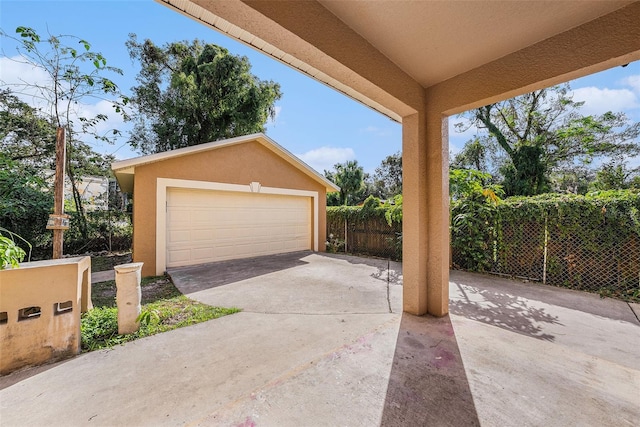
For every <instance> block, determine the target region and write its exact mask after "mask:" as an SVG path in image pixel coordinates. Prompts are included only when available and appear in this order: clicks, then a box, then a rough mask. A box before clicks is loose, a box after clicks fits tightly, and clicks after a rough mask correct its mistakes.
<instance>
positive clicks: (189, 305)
mask: <svg viewBox="0 0 640 427" xmlns="http://www.w3.org/2000/svg"><path fill="white" fill-rule="evenodd" d="M238 311H240V310H239V309H237V308H222V307H211V306H208V305H206V304H202V303H199V302H196V301H193V300H190V299H189V298H187V297H185V296H184V295H180V296H177V297H173V298H169V299H162V300H159V301H156V302H154V303H150V304H147V305H145V306H144V308H143V311H142V313H141V315H140V317H139V321H140V329H139V330H138V331H137V332H135V333H133V334H127V335H119V334H118V309H117V308H116V307H96V308H94V309H92V310H89V311H88V312H87V313H85V314H83V315H82V321H81V327H80V332H81V335H82V350H83V351H93V350H99V349H102V348H111V347H113V346H115V345H118V344H124V343H126V342H129V341H133V340H136V339H138V338H142V337H147V336H150V335H155V334H158V333H161V332H166V331H170V330H173V329H177V328H181V327H184V326H189V325H194V324H196V323H200V322H206V321H207V320H211V319H217V318H218V317H222V316H226V315H228V314H233V313H237V312H238Z"/></svg>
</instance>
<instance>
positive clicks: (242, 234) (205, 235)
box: [112, 134, 339, 276]
mask: <svg viewBox="0 0 640 427" xmlns="http://www.w3.org/2000/svg"><path fill="white" fill-rule="evenodd" d="M112 169H113V171H114V174H115V176H116V178H117V180H118V183H119V184H120V188H121V189H122V190H123V191H125V192H127V193H131V194H132V200H133V260H134V262H143V263H144V265H143V269H142V274H143V276H151V275H161V274H163V273H164V272H165V271H166V269H167V268H168V267H179V266H186V265H196V264H204V263H209V262H215V261H223V260H230V259H240V258H249V257H255V256H261V255H272V254H279V253H286V252H294V251H300V250H313V251H320V252H323V251H324V250H325V245H324V242H325V241H326V193H327V192H331V191H339V188H338V187H337V186H336V185H335V184H333V183H332V182H330V181H328V180H327V179H326V178H325V177H324V176H322V175H321V174H319V173H318V172H316V171H315V170H313V169H312V168H311V167H310V166H308V165H307V164H305V163H304V162H302V161H301V160H300V159H298V158H297V157H296V156H294V155H293V154H291V153H290V152H289V151H287V150H286V149H284V148H283V147H282V146H280V145H278V144H277V143H276V142H275V141H273V140H272V139H270V138H268V137H267V136H265V135H264V134H254V135H248V136H243V137H238V138H232V139H227V140H223V141H215V142H210V143H206V144H200V145H197V146H193V147H186V148H181V149H177V150H173V151H168V152H164V153H158V154H152V155H148V156H142V157H137V158H134V159H129V160H122V161H118V162H115V163H113V164H112Z"/></svg>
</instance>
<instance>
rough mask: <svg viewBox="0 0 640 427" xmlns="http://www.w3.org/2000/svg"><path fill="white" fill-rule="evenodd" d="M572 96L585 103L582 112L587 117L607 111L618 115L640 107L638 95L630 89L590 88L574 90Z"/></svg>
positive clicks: (575, 99)
mask: <svg viewBox="0 0 640 427" xmlns="http://www.w3.org/2000/svg"><path fill="white" fill-rule="evenodd" d="M639 80H640V79H639ZM638 83H639V84H640V82H638ZM572 95H573V100H574V101H584V106H583V107H582V108H581V109H580V112H581V113H582V114H585V115H588V114H603V113H606V112H607V111H612V112H614V113H617V112H623V111H625V110H628V109H632V108H638V107H640V100H639V99H638V95H636V94H635V93H633V91H631V90H629V89H608V88H603V89H600V88H597V87H594V86H589V87H583V88H580V89H575V90H573V91H572Z"/></svg>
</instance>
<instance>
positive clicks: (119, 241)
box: [64, 210, 133, 254]
mask: <svg viewBox="0 0 640 427" xmlns="http://www.w3.org/2000/svg"><path fill="white" fill-rule="evenodd" d="M67 213H68V214H69V215H70V216H71V220H70V227H69V230H67V231H66V232H65V233H64V247H65V252H67V253H74V254H80V253H84V252H99V251H108V250H112V251H127V250H130V249H131V242H132V237H133V227H132V225H131V217H130V216H129V214H127V213H126V212H122V211H119V210H111V211H107V210H97V211H93V212H85V214H84V218H85V221H86V229H85V231H84V233H83V231H82V230H81V228H80V225H79V223H80V214H79V213H78V212H77V211H73V210H72V211H69V212H67ZM109 241H111V245H109Z"/></svg>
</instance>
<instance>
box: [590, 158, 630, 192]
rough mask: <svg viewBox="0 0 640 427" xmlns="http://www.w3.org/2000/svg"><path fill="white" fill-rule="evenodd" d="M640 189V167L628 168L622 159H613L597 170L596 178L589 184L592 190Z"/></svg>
mask: <svg viewBox="0 0 640 427" xmlns="http://www.w3.org/2000/svg"><path fill="white" fill-rule="evenodd" d="M629 188H639V189H640V167H638V168H635V169H628V168H627V166H626V165H625V164H624V162H623V161H622V159H620V158H617V159H612V160H611V161H610V162H607V163H605V164H604V165H602V167H601V168H600V169H599V170H598V171H597V172H596V176H595V180H593V182H592V183H591V185H590V186H589V189H590V190H594V191H601V190H626V189H629Z"/></svg>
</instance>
